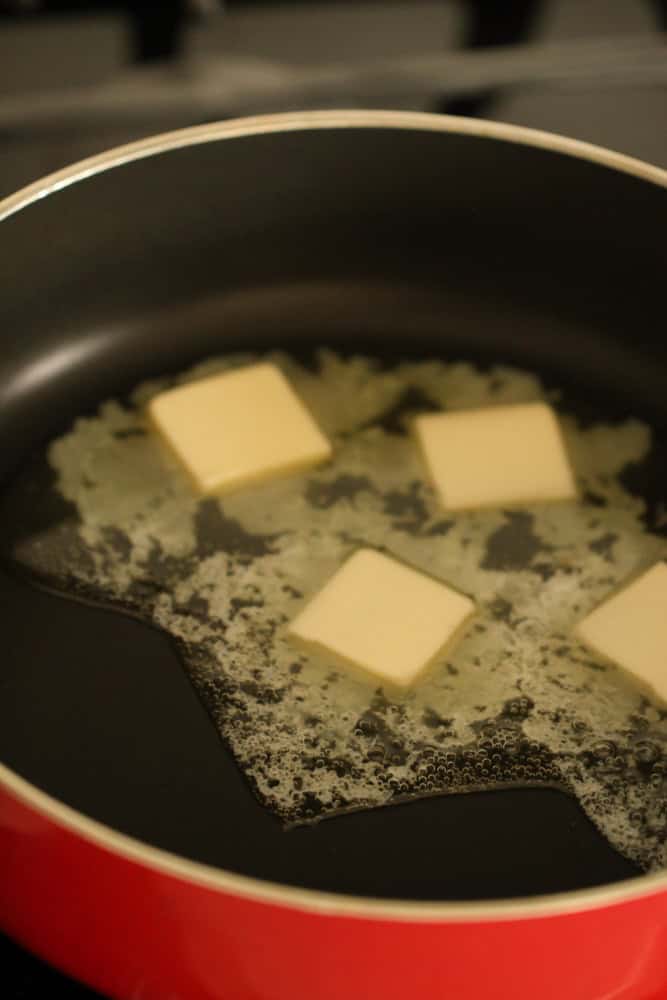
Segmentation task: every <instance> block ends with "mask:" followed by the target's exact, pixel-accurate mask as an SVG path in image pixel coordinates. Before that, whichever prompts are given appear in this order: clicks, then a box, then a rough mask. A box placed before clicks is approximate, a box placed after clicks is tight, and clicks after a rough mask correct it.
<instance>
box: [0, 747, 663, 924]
mask: <svg viewBox="0 0 667 1000" xmlns="http://www.w3.org/2000/svg"><path fill="white" fill-rule="evenodd" d="M3 789H4V791H5V792H6V793H8V794H9V795H10V796H12V797H13V798H14V799H16V800H18V801H19V802H20V803H21V804H22V805H24V806H26V807H27V808H29V809H30V810H32V811H33V812H35V813H37V814H38V815H40V816H42V817H44V818H46V819H47V820H48V821H50V822H51V823H53V824H54V825H55V826H57V827H59V828H60V829H64V830H66V831H67V832H68V833H71V834H74V835H75V836H77V837H80V838H81V839H83V840H85V841H87V842H88V843H90V844H93V845H94V846H95V847H97V848H101V849H102V850H105V851H107V852H108V853H110V854H113V855H115V856H116V857H119V858H121V859H122V860H124V861H127V862H130V863H134V864H138V865H141V866H142V867H144V868H148V869H150V870H152V871H156V872H158V873H159V874H161V875H165V876H168V877H170V878H174V879H177V880H179V881H181V882H186V883H189V884H190V885H195V886H197V887H199V888H201V889H204V890H210V891H213V892H220V893H223V894H225V895H232V896H236V897H240V898H242V899H247V900H250V901H253V902H257V903H263V904H266V905H273V906H283V907H287V908H289V909H292V910H299V911H302V912H306V913H314V914H317V915H320V916H324V917H345V918H348V917H356V918H358V919H362V920H375V921H383V922H394V923H478V922H480V921H484V922H490V923H500V922H504V923H507V922H516V921H519V920H535V919H540V918H548V917H558V916H563V915H571V914H574V913H582V912H586V911H588V910H595V909H600V908H602V907H609V906H615V905H619V904H621V903H625V902H630V901H638V900H640V899H642V898H645V897H648V896H652V895H657V894H659V893H660V892H661V891H663V890H665V889H666V888H667V872H666V873H662V872H661V873H656V874H650V875H640V876H638V877H636V878H632V879H624V880H623V881H620V882H615V883H613V884H611V885H604V886H596V887H594V888H590V889H577V890H573V891H570V892H560V893H552V894H550V895H544V896H528V897H517V898H515V899H491V900H475V901H474V902H451V901H449V902H448V901H446V900H444V901H442V902H425V901H423V900H402V899H391V898H386V899H385V898H379V897H371V896H355V895H352V894H345V893H334V892H324V891H321V890H319V889H305V888H299V887H297V886H290V885H285V884H283V883H280V882H272V881H269V880H264V879H259V878H254V877H253V876H251V875H240V874H238V873H236V872H231V871H227V870H226V869H224V868H217V867H214V866H213V865H207V864H203V863H202V862H199V861H193V860H191V859H189V858H185V857H182V856H181V855H178V854H174V853H173V852H171V851H166V850H162V849H161V848H158V847H153V846H152V845H151V844H147V843H145V842H144V841H142V840H139V839H138V838H137V837H132V836H129V835H128V834H125V833H121V832H120V831H118V830H115V829H114V828H113V827H111V826H108V825H107V824H105V823H101V822H100V821H99V820H95V819H91V818H90V817H89V816H87V815H85V813H82V812H79V811H78V810H77V809H74V808H73V807H71V806H68V805H65V803H64V802H61V801H60V800H58V799H56V798H54V797H53V796H51V795H49V794H48V793H47V792H43V791H42V790H41V789H39V788H37V786H36V785H33V784H32V783H31V782H29V781H27V780H26V779H25V778H22V777H21V776H20V775H19V774H17V773H16V772H15V771H12V770H11V769H10V768H9V767H7V766H6V765H5V764H2V763H0V791H2V790H3Z"/></svg>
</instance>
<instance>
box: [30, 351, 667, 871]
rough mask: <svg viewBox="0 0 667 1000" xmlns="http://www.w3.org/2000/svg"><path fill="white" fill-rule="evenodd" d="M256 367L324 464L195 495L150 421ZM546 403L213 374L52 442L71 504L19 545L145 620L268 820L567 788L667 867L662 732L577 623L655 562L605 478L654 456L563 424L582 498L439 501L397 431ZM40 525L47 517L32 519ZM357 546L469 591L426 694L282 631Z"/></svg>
mask: <svg viewBox="0 0 667 1000" xmlns="http://www.w3.org/2000/svg"><path fill="white" fill-rule="evenodd" d="M258 360H268V361H271V362H273V363H274V364H276V365H277V366H278V367H279V368H280V369H281V370H282V371H283V372H284V373H285V374H286V376H287V378H288V379H289V381H290V383H291V384H292V385H293V386H294V388H295V390H296V391H297V392H298V394H299V396H300V398H301V399H303V401H304V403H305V404H306V406H307V407H308V409H309V411H310V412H311V413H312V414H313V416H314V418H315V420H316V421H317V424H318V426H319V427H320V428H321V429H322V431H323V433H324V434H326V435H327V437H328V438H329V439H330V440H331V441H332V443H333V445H334V453H333V457H332V459H331V461H330V463H329V464H327V465H326V466H322V467H320V468H317V469H313V470H310V471H307V472H301V473H299V474H295V475H293V476H291V477H289V478H285V479H280V480H276V481H274V482H271V483H267V484H264V485H261V486H260V485H257V486H254V487H248V488H246V489H243V490H240V491H239V492H238V493H235V494H232V495H229V496H225V497H223V498H222V499H220V498H216V497H207V498H204V499H202V498H201V497H198V496H196V495H195V494H194V492H193V490H192V488H191V486H190V483H189V482H188V480H187V478H186V476H185V474H184V473H183V471H182V469H181V468H180V466H179V464H178V462H177V461H176V459H174V458H173V457H172V456H171V455H170V454H169V452H168V450H167V449H166V448H165V446H164V445H163V444H162V443H161V441H160V440H159V438H158V437H157V436H156V435H153V434H152V433H150V430H149V428H148V423H147V420H146V418H145V407H146V404H147V403H148V401H149V400H150V399H151V398H152V397H153V396H154V395H155V394H156V393H158V392H160V391H163V390H165V389H166V388H169V387H170V386H173V385H176V384H184V383H186V382H188V381H190V380H192V379H196V378H200V377H202V376H205V375H212V374H214V373H216V372H220V371H225V370H231V369H233V368H236V367H239V366H241V365H246V364H249V363H253V362H257V361H258ZM545 399H546V400H547V401H549V402H550V403H552V404H555V406H556V409H558V400H557V398H556V399H555V398H554V397H553V394H552V395H548V394H547V393H546V392H545V390H544V388H543V387H542V385H541V384H540V382H539V381H538V379H537V378H536V377H534V376H533V375H531V374H529V373H527V372H525V371H519V370H516V369H511V368H507V367H497V368H494V369H491V370H488V371H484V372H482V371H480V370H478V369H477V368H475V367H474V366H473V365H470V364H464V363H455V364H447V363H444V362H439V361H424V362H406V363H403V364H399V365H397V366H395V367H393V368H389V369H388V368H386V367H383V366H381V365H380V364H379V362H376V361H373V360H372V359H364V358H351V359H342V358H340V357H338V356H336V355H334V354H331V353H322V354H321V355H320V356H319V363H318V365H317V366H316V368H312V367H308V368H306V367H302V366H301V365H299V364H298V363H297V362H295V361H294V360H292V359H290V358H289V357H287V356H284V355H281V354H275V355H269V356H266V357H264V358H263V359H259V358H257V357H251V356H249V355H245V356H234V357H225V358H221V359H216V360H212V361H209V362H207V363H205V364H202V365H199V366H197V367H196V368H194V369H192V370H191V371H188V372H187V373H185V374H184V375H182V376H181V377H179V378H177V379H175V380H174V379H171V380H166V379H163V380H157V381H154V382H151V383H146V384H144V385H142V386H140V387H139V388H138V389H137V390H136V392H135V393H134V395H133V398H132V400H131V402H130V403H128V404H121V403H120V402H117V401H113V400H112V401H108V402H106V403H104V404H103V405H102V406H101V407H100V408H99V411H98V412H97V413H96V414H95V415H94V416H89V417H84V418H81V419H79V420H77V421H76V423H75V424H74V426H73V427H72V429H71V430H70V431H69V432H68V433H67V434H65V435H64V436H62V437H60V438H59V439H58V440H56V441H54V442H53V443H52V444H51V446H50V447H49V450H48V461H49V462H50V464H51V466H52V468H53V470H54V472H55V477H56V483H57V490H58V491H59V492H60V494H61V496H62V497H64V498H65V499H66V500H67V501H69V503H70V504H71V505H74V508H75V510H76V512H77V520H76V522H75V523H72V522H71V520H70V521H67V518H66V515H65V514H63V519H62V520H61V521H56V522H55V523H51V524H50V526H48V527H43V528H41V529H40V530H36V531H35V533H33V534H32V535H29V536H27V537H22V538H20V539H19V540H17V541H16V544H15V546H14V557H15V558H16V559H17V560H18V561H19V562H20V563H22V564H23V565H24V566H25V567H26V568H29V569H32V570H33V571H34V572H35V573H38V574H40V575H41V576H42V577H44V576H46V577H48V578H49V580H50V582H51V583H52V585H54V586H56V587H58V588H59V589H60V590H62V591H63V592H69V593H72V591H73V589H74V590H78V592H80V593H82V594H86V593H87V594H89V595H92V596H95V597H97V598H102V599H104V600H105V601H106V602H108V603H111V604H115V605H116V606H118V607H120V608H125V609H128V610H131V611H133V612H134V613H138V614H139V615H141V616H143V617H144V618H145V619H146V620H150V621H152V622H154V623H157V624H158V625H160V626H162V627H163V628H164V629H166V630H167V631H168V632H170V633H171V635H172V636H173V637H174V638H175V639H176V641H177V642H178V643H179V645H180V649H181V653H182V658H183V663H184V666H185V669H186V670H187V671H188V672H189V674H190V675H191V677H192V680H193V682H194V684H195V686H196V688H197V690H198V692H199V694H200V696H201V698H202V699H203V701H204V703H205V704H206V706H207V707H208V710H209V712H210V714H211V716H212V718H213V719H214V721H215V723H216V725H217V727H218V729H219V731H220V733H221V735H222V736H223V737H224V739H225V741H226V743H227V745H228V746H229V747H230V748H231V750H232V752H233V754H234V756H235V758H236V760H237V762H238V765H239V766H240V767H241V768H242V769H243V771H244V772H245V774H246V776H247V778H248V779H249V781H250V783H251V785H252V787H253V788H254V790H255V792H256V794H257V796H258V797H259V798H260V800H261V801H262V802H263V803H264V804H265V805H266V806H267V807H268V808H269V809H271V810H273V811H274V812H275V813H276V814H277V815H278V816H279V817H280V818H281V819H282V820H283V821H284V823H285V824H294V823H303V822H309V821H312V820H315V819H320V818H323V817H326V816H330V815H333V814H336V813H338V812H341V811H345V810H351V809H359V808H365V807H374V806H381V805H384V804H386V803H390V802H395V801H400V800H408V799H411V798H417V797H421V796H428V795H438V794H443V793H447V792H453V791H465V790H472V789H485V788H488V789H495V788H501V787H504V786H507V785H530V784H550V785H555V786H559V787H562V788H565V789H568V790H569V791H570V792H572V793H573V794H574V795H576V796H577V798H578V799H579V801H580V803H581V804H582V806H583V808H584V809H585V810H586V812H587V813H588V815H589V816H590V818H591V819H592V820H593V822H594V823H596V824H597V826H598V827H599V829H600V830H601V831H602V832H603V833H604V834H605V835H606V837H607V839H608V840H609V841H610V843H612V844H613V845H614V846H615V847H616V848H617V849H619V850H620V851H621V852H623V853H624V854H626V855H627V856H628V857H630V858H632V859H634V860H635V861H636V862H638V863H639V864H641V865H642V866H643V867H644V868H646V869H650V868H656V867H660V866H662V865H663V864H664V863H665V860H666V859H665V835H666V828H667V797H666V795H665V791H666V789H667V752H666V748H667V722H666V721H665V713H664V712H663V711H662V709H661V708H660V707H659V706H656V705H654V704H651V702H650V701H649V700H647V698H646V697H645V695H644V694H643V693H642V692H640V691H639V689H637V688H636V687H635V686H634V685H633V684H632V682H631V680H630V679H628V678H627V677H626V676H625V675H624V674H623V673H622V672H620V671H618V670H616V669H614V668H613V667H612V666H610V665H607V664H605V663H604V662H602V661H598V660H597V659H596V658H595V655H594V654H592V653H591V652H589V651H587V650H586V649H585V648H584V647H583V646H582V645H580V644H579V642H578V641H577V640H576V638H574V637H573V634H572V629H573V627H574V626H575V625H576V623H577V622H578V621H580V620H581V619H582V618H583V617H584V616H585V615H586V614H588V612H589V611H591V610H592V609H593V608H594V607H596V606H597V605H598V604H600V603H601V601H602V600H603V599H604V598H605V597H606V596H607V595H608V594H609V593H610V592H611V591H612V590H613V589H614V588H615V587H617V586H619V585H620V584H621V583H622V582H623V581H624V580H626V579H628V578H629V577H631V576H632V575H633V574H637V573H638V572H639V571H641V570H642V569H643V568H645V567H648V566H650V565H652V564H653V563H655V562H656V561H657V560H659V559H661V558H662V557H663V556H664V555H665V549H666V546H665V541H664V539H662V538H660V537H658V535H656V534H651V533H649V532H648V531H647V530H646V528H645V527H644V525H643V522H642V515H643V514H644V508H645V504H644V502H643V501H642V500H641V499H639V498H637V497H635V496H633V495H631V494H630V493H629V492H628V491H627V490H626V488H625V487H624V485H623V481H622V477H621V472H622V471H623V469H624V468H625V467H626V465H627V464H628V463H632V462H639V461H641V460H642V459H643V458H644V457H645V456H646V455H647V454H648V452H649V450H650V447H651V432H650V429H649V428H648V427H647V426H646V425H644V424H642V423H640V422H639V421H636V420H633V419H628V420H627V421H625V422H624V423H618V422H617V423H615V424H614V425H613V426H612V425H609V426H607V425H604V424H595V425H592V426H590V425H589V426H586V427H579V426H578V425H577V423H576V422H575V420H574V419H573V418H571V417H568V416H567V414H561V417H562V430H563V433H564V436H565V441H566V445H567V448H568V453H569V455H570V458H571V460H572V463H573V466H574V469H575V473H576V475H577V478H578V486H579V489H580V495H581V496H582V497H583V499H582V500H581V501H580V502H568V503H562V504H551V505H534V506H525V507H522V508H521V509H514V510H502V509H485V510H478V511H473V512H466V513H457V514H452V513H448V512H444V511H443V510H442V507H441V504H440V502H439V501H438V499H437V497H436V496H435V494H434V492H433V490H432V488H431V487H430V485H429V484H428V482H427V481H426V479H425V476H424V470H423V466H422V462H421V458H420V456H419V454H418V452H417V448H416V447H415V443H414V440H413V439H412V437H411V436H410V435H409V434H408V423H409V419H411V418H413V417H414V416H415V415H416V413H419V412H425V411H428V410H437V409H440V408H442V407H446V408H450V409H460V408H467V407H480V406H485V405H490V404H494V405H500V404H510V403H525V402H531V401H537V400H545ZM61 507H62V508H63V509H64V510H66V509H67V505H63V504H61ZM42 523H43V524H46V523H47V519H46V518H45V519H44V520H43V522H42ZM361 547H371V548H374V549H376V550H378V551H380V552H383V553H385V554H388V555H391V556H393V557H394V558H396V559H398V560H401V561H403V562H405V563H407V564H409V565H410V566H413V567H414V568H416V569H418V570H421V571H423V572H424V573H427V574H430V575H432V576H434V577H436V578H437V579H445V580H447V581H450V582H451V583H452V584H453V585H454V586H455V587H456V588H457V589H458V590H460V591H461V592H463V593H466V594H469V595H471V596H473V597H474V600H475V603H476V605H477V615H476V618H475V619H474V622H473V623H472V625H471V627H470V628H469V629H468V631H467V632H466V634H465V636H464V638H463V639H462V640H461V641H460V642H459V643H458V645H457V646H456V648H455V649H454V650H451V651H448V652H447V651H446V652H445V654H444V655H443V657H442V658H441V660H440V661H439V662H436V664H435V666H434V668H433V669H432V670H431V671H430V672H429V674H428V676H427V678H426V679H425V680H424V682H423V683H422V684H418V685H417V686H416V687H415V688H414V689H413V690H411V691H409V692H408V693H406V694H405V695H403V696H402V697H399V698H396V699H392V698H389V697H387V695H386V693H385V692H383V690H382V689H381V688H379V687H373V686H372V685H369V684H368V683H366V682H364V681H363V680H361V679H358V678H356V677H354V676H352V675H351V674H348V672H347V671H345V670H340V669H338V668H337V667H336V666H335V665H334V664H333V663H332V662H330V661H328V660H327V657H326V654H321V653H319V654H318V653H314V652H308V653H305V652H303V653H302V652H300V651H295V649H294V648H293V646H292V645H291V644H290V642H289V641H288V637H287V630H288V624H289V622H290V621H291V620H292V619H293V618H294V617H295V615H296V614H297V612H298V611H299V609H300V608H302V607H303V606H304V603H305V602H306V601H307V599H308V598H309V596H311V595H313V594H316V593H317V592H319V591H320V590H321V588H322V587H323V585H324V584H325V583H326V581H327V580H329V579H330V578H331V576H332V574H333V573H334V572H335V571H336V570H337V569H338V567H339V566H341V564H342V563H343V562H344V561H345V560H346V559H347V558H348V557H349V556H350V555H351V554H352V553H353V552H354V551H355V550H357V549H359V548H361Z"/></svg>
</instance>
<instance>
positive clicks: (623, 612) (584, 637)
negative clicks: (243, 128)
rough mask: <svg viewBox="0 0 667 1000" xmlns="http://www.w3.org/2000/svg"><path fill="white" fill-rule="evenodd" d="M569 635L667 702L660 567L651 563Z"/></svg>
mask: <svg viewBox="0 0 667 1000" xmlns="http://www.w3.org/2000/svg"><path fill="white" fill-rule="evenodd" d="M575 635H576V636H577V637H578V638H579V639H581V641H582V642H583V643H584V644H585V645H586V646H588V647H589V648H590V649H592V650H593V651H594V652H595V653H598V654H599V655H600V656H602V657H604V658H605V659H607V660H611V661H612V662H613V663H615V664H617V666H619V667H621V668H622V669H623V670H627V671H628V672H629V673H631V674H633V675H634V677H636V679H637V680H638V681H639V682H640V683H641V684H643V685H645V686H646V687H648V688H650V689H651V690H652V691H653V692H655V694H657V695H658V697H659V698H661V699H662V701H664V702H667V566H666V565H665V563H657V564H656V565H655V566H653V567H652V569H650V570H648V571H647V572H646V573H644V574H643V575H642V576H640V577H638V579H636V580H634V581H633V582H632V583H631V584H629V585H628V586H627V587H625V588H624V589H623V590H621V591H619V592H618V593H616V594H614V595H613V596H612V597H610V598H609V599H608V600H607V601H605V602H604V603H603V604H601V605H600V606H599V607H598V608H596V609H595V611H592V612H591V614H590V615H588V617H587V618H584V620H583V621H582V622H580V623H579V625H577V627H576V629H575Z"/></svg>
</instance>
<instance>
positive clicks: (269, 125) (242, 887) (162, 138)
mask: <svg viewBox="0 0 667 1000" xmlns="http://www.w3.org/2000/svg"><path fill="white" fill-rule="evenodd" d="M346 128H394V129H403V130H413V131H429V132H451V133H457V134H460V135H471V136H475V137H478V138H487V139H495V140H500V141H506V142H513V143H516V144H519V145H526V146H532V147H533V148H539V149H544V150H547V151H551V152H556V153H562V154H566V155H569V156H572V157H574V158H577V159H581V160H587V161H589V162H591V163H595V164H598V165H600V166H603V167H608V168H611V169H615V170H618V171H620V172H621V173H626V174H629V175H632V176H635V177H636V178H638V179H640V180H644V181H647V182H649V183H652V184H655V185H656V186H658V187H664V188H667V170H664V169H662V168H661V167H658V166H654V165H652V164H649V163H646V162H644V161H642V160H639V159H635V158H633V157H631V156H626V155H625V154H623V153H617V152H614V151H612V150H608V149H605V148H604V147H601V146H597V145H594V144H592V143H587V142H582V141H581V140H577V139H569V138H567V137H565V136H562V135H557V134H555V133H551V132H544V131H540V130H537V129H530V128H525V127H524V126H519V125H510V124H505V123H502V122H491V121H485V120H482V119H468V118H462V117H461V118H460V117H453V116H447V115H433V114H427V113H422V112H402V111H364V110H334V111H309V112H295V113H287V114H278V115H262V116H256V117H251V118H240V119H232V120H229V121H224V122H215V123H211V124H206V125H198V126H193V127H190V128H183V129H178V130H176V131H173V132H166V133H162V134H159V135H155V136H151V137H149V138H147V139H142V140H139V141H137V142H132V143H129V144H127V145H123V146H118V147H115V148H113V149H110V150H108V151H106V152H104V153H101V154H99V155H96V156H92V157H88V158H87V159H84V160H81V161H79V162H77V163H74V164H72V165H71V166H68V167H65V168H63V169H62V170H58V171H56V172H55V173H52V174H49V175H47V176H46V177H44V178H42V179H40V180H38V181H35V182H34V183H32V184H29V185H28V186H26V187H24V188H22V189H21V190H19V191H17V192H16V193H14V194H11V195H9V196H8V197H6V198H4V199H3V200H0V222H1V221H3V220H5V219H8V218H9V217H11V216H12V215H14V214H15V213H17V212H19V211H20V210H22V209H23V208H26V207H27V206H29V205H31V204H33V203H35V202H37V201H39V200H41V199H42V198H44V197H46V196H48V195H50V194H54V193H56V192H57V191H60V190H62V189H63V188H66V187H69V186H70V185H72V184H74V183H76V182H78V181H82V180H85V179H86V178H88V177H92V176H95V175H96V174H98V173H102V172H104V171H106V170H110V169H112V168H114V167H118V166H122V165H124V164H127V163H131V162H133V161H135V160H140V159H144V158H146V157H148V156H153V155H158V154H160V153H165V152H169V151H170V150H175V149H180V148H184V147H187V146H194V145H200V144H204V143H208V142H215V141H219V140H223V139H232V138H242V137H247V136H254V135H261V134H272V133H279V132H293V131H301V130H310V129H346ZM0 789H4V791H5V792H6V793H7V794H9V795H10V796H12V797H13V798H15V799H17V800H18V801H19V802H21V803H22V804H23V805H24V806H27V807H28V808H30V809H32V810H33V811H35V812H36V813H38V814H40V815H41V816H43V817H45V818H46V819H48V820H50V821H51V822H52V823H54V824H55V825H56V826H58V827H60V828H64V829H65V830H67V831H68V832H70V833H73V834H75V835H76V836H79V837H81V838H82V839H85V840H86V841H88V842H90V843H92V844H94V845H95V846H97V847H99V848H102V849H104V850H106V851H108V852H110V853H112V854H114V855H116V856H118V857H120V858H122V859H124V860H126V861H129V862H133V863H136V864H140V865H143V866H144V867H148V868H150V869H152V870H155V871H158V872H160V873H162V874H164V875H167V876H170V877H173V878H176V879H179V880H181V881H185V882H188V883H190V884H194V885H197V886H199V887H201V888H204V889H209V890H213V891H218V892H222V893H226V894H230V895H234V896H237V897H241V898H245V899H248V900H253V901H255V902H258V903H264V904H267V905H281V906H284V907H288V908H291V909H296V910H301V911H305V912H310V913H317V914H320V915H322V916H330V917H356V918H359V919H365V920H382V921H394V922H410V923H414V922H418V923H433V922H436V923H442V922H452V923H459V922H476V921H480V920H485V921H493V922H497V921H516V920H524V919H537V918H545V917H555V916H558V915H564V914H570V913H574V912H582V911H586V910H591V909H596V908H599V907H603V906H612V905H617V904H620V903H623V902H628V901H631V900H639V899H641V898H643V897H647V896H651V895H654V894H657V893H659V892H661V891H663V890H665V889H667V871H666V872H660V873H654V874H650V875H642V876H639V877H637V878H633V879H626V880H623V881H621V882H617V883H613V884H612V885H606V886H600V887H595V888H592V889H580V890H575V891H571V892H564V893H557V894H552V895H547V896H540V897H527V898H517V899H510V900H487V901H484V900H483V901H475V902H447V901H443V902H428V903H427V902H423V901H410V900H395V899H379V898H370V897H358V896H353V895H345V894H343V893H340V894H338V893H329V892H321V891H319V890H315V889H300V888H296V887H293V886H287V885H283V884H280V883H277V882H269V881H263V880H260V879H256V878H253V877H251V876H247V875H239V874H236V873H233V872H229V871H226V870H225V869H222V868H214V867H212V866H209V865H205V864H202V863H200V862H196V861H192V860H189V859H187V858H184V857H180V856H179V855H176V854H173V853H171V852H168V851H164V850H161V849H159V848H156V847H153V846H151V845H149V844H147V843H144V842H142V841H141V840H139V839H137V838H134V837H130V836H128V835H126V834H123V833H120V832H119V831H117V830H114V829H113V828H112V827H110V826H107V825H105V824H103V823H101V822H99V821H97V820H94V819H91V818H90V817H88V816H86V815H85V814H84V813H81V812H79V811H77V810H76V809H74V808H72V807H70V806H67V805H65V803H63V802H60V801H58V800H57V799H55V798H54V797H53V796H51V795H49V794H48V793H46V792H44V791H42V790H41V789H39V788H38V787H37V786H36V785H33V784H32V783H31V782H29V781H27V780H26V779H25V778H22V777H21V776H20V775H19V774H17V773H16V772H14V771H12V770H11V769H10V768H9V767H7V766H6V765H5V764H3V763H2V762H0Z"/></svg>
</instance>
